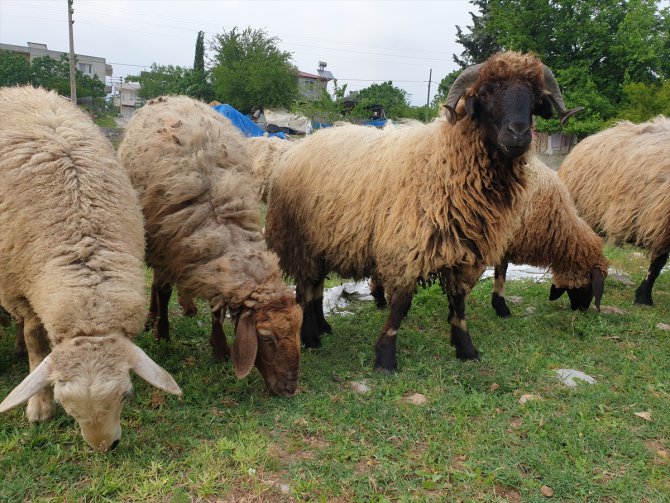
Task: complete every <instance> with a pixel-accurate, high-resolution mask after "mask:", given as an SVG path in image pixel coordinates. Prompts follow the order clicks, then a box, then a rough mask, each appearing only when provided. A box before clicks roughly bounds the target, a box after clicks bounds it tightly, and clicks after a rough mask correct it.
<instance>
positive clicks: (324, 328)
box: [319, 320, 333, 334]
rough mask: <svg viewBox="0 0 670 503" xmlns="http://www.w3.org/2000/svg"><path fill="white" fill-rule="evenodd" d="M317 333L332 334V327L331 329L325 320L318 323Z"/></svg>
mask: <svg viewBox="0 0 670 503" xmlns="http://www.w3.org/2000/svg"><path fill="white" fill-rule="evenodd" d="M319 332H321V333H322V334H332V333H333V327H331V326H330V323H328V322H327V321H326V320H322V321H321V322H320V323H319Z"/></svg>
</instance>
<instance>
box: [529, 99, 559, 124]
mask: <svg viewBox="0 0 670 503" xmlns="http://www.w3.org/2000/svg"><path fill="white" fill-rule="evenodd" d="M553 113H554V107H553V105H552V104H551V100H550V99H549V96H546V95H545V96H542V98H540V101H539V102H537V103H535V108H533V115H539V116H540V117H542V118H543V119H551V116H552V115H553Z"/></svg>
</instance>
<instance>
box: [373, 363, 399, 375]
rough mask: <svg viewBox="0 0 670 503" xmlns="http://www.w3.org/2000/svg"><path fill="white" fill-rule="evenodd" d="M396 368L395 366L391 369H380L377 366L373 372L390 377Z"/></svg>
mask: <svg viewBox="0 0 670 503" xmlns="http://www.w3.org/2000/svg"><path fill="white" fill-rule="evenodd" d="M397 368H398V366H397V365H396V366H395V367H393V368H390V369H389V368H385V367H380V366H378V365H375V370H376V371H377V372H379V373H380V374H385V375H390V374H393V372H394V371H396V370H397Z"/></svg>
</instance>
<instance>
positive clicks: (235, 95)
mask: <svg viewBox="0 0 670 503" xmlns="http://www.w3.org/2000/svg"><path fill="white" fill-rule="evenodd" d="M278 42H279V39H278V38H277V37H269V36H268V35H267V33H266V32H265V31H264V30H254V29H252V28H250V27H249V28H246V29H245V30H244V31H242V32H239V31H238V30H237V28H233V29H232V30H231V31H224V32H223V33H221V34H219V35H216V36H215V37H214V42H213V44H212V48H213V50H214V51H215V53H216V54H215V57H214V62H215V64H214V67H213V68H212V71H211V78H212V86H213V88H214V94H215V96H216V98H217V99H218V100H219V101H225V102H227V103H229V104H231V105H232V106H234V107H235V108H237V109H238V110H240V111H241V112H243V113H249V112H250V111H251V110H252V109H253V108H255V107H287V108H290V107H291V105H292V104H293V102H294V101H295V100H296V98H297V97H298V79H297V75H296V72H297V70H296V68H295V67H294V66H293V65H292V64H291V54H290V53H289V52H285V51H281V50H279V48H278V47H277V44H278Z"/></svg>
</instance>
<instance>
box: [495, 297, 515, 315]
mask: <svg viewBox="0 0 670 503" xmlns="http://www.w3.org/2000/svg"><path fill="white" fill-rule="evenodd" d="M491 307H493V310H494V311H495V312H496V314H497V315H498V316H499V317H500V318H509V317H510V316H511V315H512V313H511V311H510V310H509V308H508V307H507V303H505V297H501V296H500V295H498V294H497V293H495V292H493V295H491Z"/></svg>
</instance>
